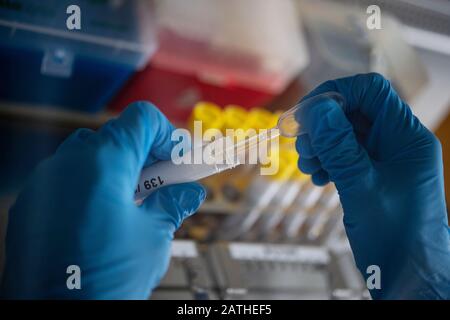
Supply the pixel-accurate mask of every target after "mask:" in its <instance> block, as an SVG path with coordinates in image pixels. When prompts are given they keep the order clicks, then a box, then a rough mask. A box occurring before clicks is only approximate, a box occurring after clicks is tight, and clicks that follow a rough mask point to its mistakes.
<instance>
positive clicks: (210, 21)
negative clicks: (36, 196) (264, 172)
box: [0, 0, 450, 299]
mask: <svg viewBox="0 0 450 320" xmlns="http://www.w3.org/2000/svg"><path fill="white" fill-rule="evenodd" d="M71 4H76V5H78V6H79V7H80V8H81V30H68V29H67V26H66V20H67V18H68V16H69V15H68V14H66V8H67V7H68V6H69V5H71ZM369 5H378V6H379V8H380V10H381V29H379V30H378V29H375V30H370V29H369V28H368V27H367V20H368V19H369V17H371V15H372V14H373V12H371V13H367V11H366V10H367V8H368V6H369ZM371 71H375V72H379V73H382V74H383V75H384V76H385V77H386V78H388V79H389V80H391V81H392V83H393V84H394V86H395V88H396V90H397V91H398V92H399V93H400V95H401V96H402V98H403V99H404V100H405V101H407V102H408V103H409V105H410V106H411V108H412V109H413V111H414V113H415V114H416V115H417V117H418V118H419V119H420V120H421V121H422V122H423V123H424V124H425V125H426V126H427V127H428V128H429V129H430V130H432V131H434V132H435V133H436V134H437V135H438V137H439V138H440V140H441V142H442V145H443V150H444V161H445V174H446V183H447V186H446V190H447V203H450V197H449V191H450V186H449V185H448V183H449V182H450V176H449V172H450V117H449V116H448V115H449V110H450V89H449V88H450V1H449V0H389V1H388V0H384V1H383V0H370V1H366V0H359V1H358V0H334V1H325V0H264V1H261V0H246V1H241V0H226V1H225V0H153V1H151V0H126V1H125V0H76V1H74V0H70V1H66V0H7V1H0V150H1V152H0V177H1V178H0V212H1V215H0V224H1V226H2V228H1V232H0V236H1V239H2V244H3V238H4V235H5V228H6V222H7V211H8V208H9V207H10V205H11V204H12V203H13V202H14V199H15V197H16V195H17V192H18V191H19V190H20V188H21V186H22V185H23V183H24V181H25V179H26V177H27V176H28V175H29V174H30V172H31V171H32V170H33V168H34V167H35V166H36V164H37V163H39V161H41V160H42V159H44V158H46V157H48V156H49V155H51V154H52V153H53V152H54V151H55V149H56V148H57V146H58V144H59V143H60V142H61V141H62V140H63V139H64V138H65V137H67V135H68V134H70V133H71V132H72V131H73V130H75V129H76V128H79V127H87V128H93V129H95V128H98V127H99V126H100V125H102V123H104V122H105V121H106V120H108V119H110V118H111V117H114V115H116V114H117V113H119V112H120V111H121V110H123V108H124V107H125V106H127V105H128V104H129V103H131V102H133V101H136V100H148V101H151V102H153V103H154V104H155V105H157V106H158V107H159V108H160V110H161V111H162V112H163V113H164V114H166V115H167V117H168V118H169V119H170V120H171V121H172V122H173V123H174V124H176V125H177V126H179V127H186V128H190V126H191V124H192V121H194V120H201V121H203V127H204V128H218V129H220V130H225V128H246V127H253V128H270V127H272V126H273V123H274V122H275V121H276V119H277V116H278V114H279V112H280V111H283V110H286V109H288V108H289V107H291V106H293V105H295V104H296V103H297V102H298V100H299V99H300V98H301V97H302V96H303V95H304V94H306V93H307V92H308V91H309V90H311V89H312V88H314V87H315V86H316V85H318V84H320V83H321V82H323V81H325V80H328V79H332V78H337V77H343V76H348V75H353V74H355V73H366V72H371ZM281 149H282V152H281V161H280V172H279V174H277V175H276V176H273V177H267V176H266V177H265V176H260V175H259V174H258V173H259V170H258V168H257V167H256V166H243V167H239V168H236V169H233V170H232V171H229V172H226V173H223V174H221V175H219V176H214V177H210V178H208V179H206V180H205V181H203V183H204V184H205V186H206V187H207V189H208V198H207V201H206V202H205V204H204V205H203V206H202V207H201V209H200V211H199V212H198V214H197V215H195V216H194V217H192V218H190V219H188V220H187V221H186V223H185V224H184V225H183V227H182V229H181V230H179V232H178V233H177V235H176V241H175V243H174V245H173V249H172V257H173V258H172V261H171V266H170V269H169V272H168V273H167V275H166V277H165V278H164V280H163V282H162V283H161V285H160V287H159V288H158V289H157V290H156V291H155V292H154V294H153V296H152V299H169V298H179V299H230V298H233V299H264V298H265V299H271V298H273V299H315V298H318V299H367V298H368V293H367V292H366V291H365V289H364V288H365V284H364V283H363V282H362V278H361V277H360V275H359V273H358V271H357V270H356V267H355V264H354V261H353V257H352V255H351V252H350V249H349V246H348V242H347V239H346V236H345V232H344V229H343V225H342V210H341V207H340V204H339V199H338V196H337V193H336V190H335V188H334V186H333V185H328V186H326V187H323V188H321V187H316V186H313V185H312V183H311V181H310V178H309V177H308V176H305V175H302V174H300V173H299V172H298V170H296V162H297V156H296V154H295V151H294V150H293V147H292V140H289V139H284V140H282V146H281ZM2 259H3V250H2V256H1V258H0V260H2Z"/></svg>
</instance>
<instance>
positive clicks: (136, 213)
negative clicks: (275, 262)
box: [1, 102, 205, 299]
mask: <svg viewBox="0 0 450 320" xmlns="http://www.w3.org/2000/svg"><path fill="white" fill-rule="evenodd" d="M173 129H174V128H173V126H172V125H171V124H170V123H169V122H168V121H167V119H166V118H165V117H164V116H163V115H162V114H161V113H160V112H159V111H158V110H157V109H156V108H154V107H153V106H152V105H150V104H148V103H143V102H139V103H135V104H134V105H132V106H130V107H128V108H127V109H126V110H125V111H124V112H123V113H122V115H121V116H120V117H119V118H118V119H115V120H111V121H109V122H108V123H107V124H105V125H104V126H103V127H101V128H100V129H99V130H98V131H97V132H94V131H92V130H87V129H80V130H78V131H76V132H75V133H74V134H72V135H71V136H70V137H69V138H68V139H67V140H66V141H65V142H64V143H63V144H62V145H61V146H60V147H59V149H58V150H57V152H56V153H55V154H54V155H53V156H52V157H51V158H49V159H48V160H46V161H44V162H43V163H42V164H41V165H40V166H39V167H38V168H37V170H36V171H35V173H34V174H33V176H32V177H31V179H30V180H29V182H28V183H27V185H26V186H25V188H24V189H23V191H22V192H21V193H20V195H19V196H18V199H17V201H16V203H15V205H14V206H13V207H12V208H11V210H10V216H9V224H8V229H7V239H6V266H5V271H4V275H3V281H2V287H1V295H2V296H3V297H4V298H13V299H14V298H26V299H36V298H37V299H43V298H44V299H45V298H59V299H67V298H69V299H70V298H79V299H146V298H148V296H149V295H150V293H151V291H152V289H153V288H154V287H155V286H156V285H157V284H158V282H159V281H160V279H161V278H162V276H163V275H164V273H165V271H166V270H167V267H168V263H169V259H170V246H171V240H172V238H173V233H174V232H175V230H176V229H177V228H178V227H179V226H180V224H181V223H182V221H183V219H184V218H186V217H188V216H189V215H191V214H192V213H194V212H195V211H196V210H197V209H198V207H199V206H200V204H201V203H202V201H203V200H204V198H205V191H204V189H203V187H201V186H200V185H199V184H196V183H189V184H182V185H174V186H168V187H165V188H162V189H160V190H157V191H155V192H154V193H153V194H151V195H150V196H149V197H148V198H147V199H146V201H145V202H144V203H143V205H142V206H140V207H137V206H136V205H135V204H134V202H133V195H134V191H135V187H136V184H137V181H138V177H139V174H140V171H141V169H142V168H143V167H144V166H148V165H150V164H151V163H153V162H155V161H157V160H168V159H170V154H171V150H172V146H173V143H172V142H171V139H170V137H171V133H172V131H173ZM71 265H76V266H78V267H79V268H80V270H81V279H80V280H81V289H79V290H78V289H72V290H70V289H69V288H68V287H67V285H66V281H67V279H68V277H69V276H70V275H71V274H68V273H67V268H68V266H71Z"/></svg>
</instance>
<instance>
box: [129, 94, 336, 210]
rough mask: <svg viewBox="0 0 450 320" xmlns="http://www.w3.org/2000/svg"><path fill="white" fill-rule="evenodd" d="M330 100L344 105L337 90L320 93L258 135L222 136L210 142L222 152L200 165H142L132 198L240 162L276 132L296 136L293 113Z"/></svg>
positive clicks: (296, 127)
mask: <svg viewBox="0 0 450 320" xmlns="http://www.w3.org/2000/svg"><path fill="white" fill-rule="evenodd" d="M330 99H331V100H334V101H336V102H337V103H338V104H339V105H340V106H341V107H344V98H343V97H342V96H341V95H340V94H339V93H336V92H327V93H323V94H320V95H317V96H314V97H312V98H308V99H306V100H304V101H302V102H300V103H299V104H297V105H296V106H294V107H293V108H291V109H289V110H288V111H286V112H284V113H283V114H282V115H281V116H280V118H279V120H278V124H277V126H276V127H274V128H272V129H269V130H267V131H263V132H262V133H260V134H258V135H254V136H251V137H247V138H246V139H244V140H241V141H238V142H237V143H230V141H226V140H227V139H233V138H231V137H224V138H221V139H218V140H216V141H214V142H212V143H211V144H216V147H217V145H218V144H222V146H223V145H224V146H225V147H222V149H221V150H223V151H222V152H219V153H215V154H214V156H213V158H212V159H209V160H212V161H208V162H207V163H206V162H202V163H201V164H195V163H192V161H190V162H189V161H188V163H189V164H188V163H184V164H183V163H182V164H175V163H173V161H172V160H167V161H160V162H157V163H155V164H153V165H151V166H150V167H147V168H144V169H143V170H142V173H141V176H140V178H139V182H138V185H137V187H136V191H135V201H136V202H137V203H140V202H141V201H143V200H144V199H145V198H146V197H147V196H148V195H149V194H150V193H152V192H153V191H155V190H157V189H159V188H161V187H164V186H168V185H172V184H178V183H186V182H191V181H197V180H200V179H203V178H206V177H208V176H211V175H214V174H217V173H220V172H222V171H225V170H229V169H232V168H234V167H236V166H238V165H240V164H242V160H243V159H242V158H241V156H240V155H246V154H250V153H251V152H256V151H255V150H257V148H258V145H260V144H262V143H267V141H268V140H272V139H275V138H278V137H279V136H280V135H282V136H284V137H289V138H291V137H296V136H298V135H300V134H301V133H302V130H301V129H302V128H301V126H300V124H299V123H298V121H297V119H296V113H297V112H298V111H299V110H300V109H302V108H305V107H310V106H314V105H317V104H319V103H320V102H321V101H324V100H330ZM223 139H225V140H223ZM227 142H228V144H227ZM210 147H212V146H211V145H209V144H208V145H206V146H201V147H197V150H195V149H194V150H192V151H191V152H189V153H187V154H185V155H184V156H183V157H186V158H187V159H189V158H190V157H192V156H193V155H192V153H194V154H195V152H201V154H204V148H210ZM200 148H201V149H200ZM214 150H220V147H219V148H215V149H214ZM214 157H215V158H216V159H217V162H214ZM224 159H226V161H223V160H224ZM224 162H225V163H224Z"/></svg>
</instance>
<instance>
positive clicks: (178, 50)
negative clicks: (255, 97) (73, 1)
mask: <svg viewBox="0 0 450 320" xmlns="http://www.w3.org/2000/svg"><path fill="white" fill-rule="evenodd" d="M156 20H157V25H158V39H159V43H160V48H159V50H158V52H157V53H156V54H155V57H154V59H153V60H152V64H155V65H156V66H158V67H161V68H166V69H168V70H173V71H176V72H180V73H184V74H190V75H195V76H196V77H198V78H199V79H202V80H203V81H207V82H209V83H213V84H216V85H217V84H218V85H220V86H223V87H230V86H243V87H247V88H251V89H256V90H261V91H263V92H269V93H275V94H276V93H279V92H280V91H282V90H283V89H284V88H285V87H286V85H287V84H288V83H289V81H290V80H291V79H292V78H293V77H295V76H296V75H297V74H298V73H299V72H300V71H301V70H302V69H303V68H304V67H305V66H306V65H307V63H308V55H307V50H306V45H305V42H304V39H303V34H302V29H301V24H300V21H299V15H298V13H297V11H296V6H295V3H294V1H292V0H264V1H259V0H246V1H241V0H227V1H209V0H192V1H184V0H160V1H156Z"/></svg>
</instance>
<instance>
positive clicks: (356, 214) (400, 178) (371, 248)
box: [297, 74, 450, 299]
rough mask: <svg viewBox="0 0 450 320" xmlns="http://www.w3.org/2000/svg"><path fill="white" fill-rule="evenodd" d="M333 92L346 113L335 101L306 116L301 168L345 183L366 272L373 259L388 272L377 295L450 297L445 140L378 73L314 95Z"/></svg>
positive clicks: (349, 226) (348, 221)
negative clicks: (341, 102)
mask: <svg viewBox="0 0 450 320" xmlns="http://www.w3.org/2000/svg"><path fill="white" fill-rule="evenodd" d="M328 91H336V92H339V93H341V94H342V95H343V96H344V97H345V99H346V108H345V112H344V110H343V109H341V108H340V107H339V106H338V105H337V104H336V103H335V102H334V101H330V102H322V103H320V104H319V105H316V106H314V107H311V108H309V109H307V110H303V111H302V112H301V113H299V114H298V118H299V121H300V122H301V124H303V125H304V128H305V131H306V134H304V135H302V136H300V137H299V138H298V139H297V150H298V152H299V154H300V159H299V168H300V169H301V170H302V171H303V172H305V173H308V174H312V179H313V181H314V182H315V183H316V184H319V185H322V184H325V183H327V182H328V181H330V180H331V181H333V182H334V183H335V184H336V187H337V189H338V191H339V196H340V199H341V203H342V206H343V209H344V224H345V229H346V232H347V235H348V238H349V241H350V245H351V247H352V251H353V254H354V256H355V260H356V264H357V266H358V268H359V270H360V271H361V273H362V274H363V276H364V277H365V278H366V279H367V277H368V276H370V275H371V274H373V271H372V270H370V272H369V273H367V268H368V267H369V266H371V265H377V266H379V267H380V270H381V289H373V290H370V292H371V295H372V297H373V298H376V299H378V298H381V299H402V298H406V299H408V298H411V299H435V298H443V299H449V298H450V238H449V228H448V225H447V213H446V205H445V200H444V199H445V196H444V181H443V180H444V179H443V168H442V167H443V166H442V155H441V146H440V143H439V141H438V140H437V138H436V137H435V136H434V135H433V134H432V133H431V132H430V131H428V130H427V128H425V127H424V126H423V125H422V124H421V123H420V121H419V120H418V119H417V118H416V117H415V116H414V115H413V114H412V112H411V110H410V108H409V106H408V105H407V104H406V103H405V102H403V101H402V100H401V99H400V98H399V97H398V95H397V93H396V92H395V91H394V89H393V88H392V87H391V85H390V83H389V82H388V81H387V80H385V79H384V78H383V77H382V76H380V75H378V74H366V75H357V76H354V77H349V78H344V79H338V80H334V81H328V82H325V83H324V84H322V85H320V86H319V87H318V88H316V89H315V90H314V91H313V92H311V93H310V94H309V95H308V96H307V97H311V96H315V95H317V94H320V93H324V92H328ZM431 107H432V106H430V108H431ZM374 279H375V278H371V279H370V280H371V281H370V283H371V284H372V285H373V284H376V281H372V280H374Z"/></svg>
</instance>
